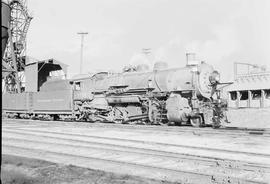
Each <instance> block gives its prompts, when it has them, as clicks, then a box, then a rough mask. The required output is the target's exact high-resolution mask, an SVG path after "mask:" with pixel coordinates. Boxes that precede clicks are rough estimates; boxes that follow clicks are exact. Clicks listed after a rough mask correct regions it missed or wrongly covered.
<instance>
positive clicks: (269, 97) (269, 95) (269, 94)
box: [264, 89, 270, 99]
mask: <svg viewBox="0 0 270 184" xmlns="http://www.w3.org/2000/svg"><path fill="white" fill-rule="evenodd" d="M264 92H265V98H267V99H270V89H266V90H264Z"/></svg>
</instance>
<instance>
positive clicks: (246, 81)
mask: <svg viewBox="0 0 270 184" xmlns="http://www.w3.org/2000/svg"><path fill="white" fill-rule="evenodd" d="M260 89H270V72H264V73H256V74H249V75H243V76H239V77H238V78H237V79H236V80H235V81H234V83H233V84H231V85H229V86H228V87H226V91H244V90H260Z"/></svg>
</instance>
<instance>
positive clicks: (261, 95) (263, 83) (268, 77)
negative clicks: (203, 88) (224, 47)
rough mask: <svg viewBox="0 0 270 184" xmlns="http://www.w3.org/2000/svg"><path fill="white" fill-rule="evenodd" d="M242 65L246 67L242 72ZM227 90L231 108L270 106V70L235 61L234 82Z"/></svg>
mask: <svg viewBox="0 0 270 184" xmlns="http://www.w3.org/2000/svg"><path fill="white" fill-rule="evenodd" d="M240 65H241V66H242V67H243V66H244V67H245V68H246V70H245V71H244V72H242V73H239V69H240V68H239V66H240ZM242 69H243V68H242ZM225 91H226V94H227V95H228V105H229V107H231V108H265V107H270V71H266V68H265V67H260V66H257V65H253V64H248V63H234V83H233V84H232V85H230V86H228V87H226V89H225Z"/></svg>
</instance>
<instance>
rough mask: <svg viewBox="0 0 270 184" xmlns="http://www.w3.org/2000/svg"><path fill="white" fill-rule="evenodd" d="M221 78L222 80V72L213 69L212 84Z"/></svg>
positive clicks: (210, 80)
mask: <svg viewBox="0 0 270 184" xmlns="http://www.w3.org/2000/svg"><path fill="white" fill-rule="evenodd" d="M219 80H220V74H219V73H218V71H216V70H215V71H213V72H212V73H211V74H210V76H209V82H210V83H211V84H216V83H218V82H219Z"/></svg>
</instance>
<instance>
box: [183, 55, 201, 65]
mask: <svg viewBox="0 0 270 184" xmlns="http://www.w3.org/2000/svg"><path fill="white" fill-rule="evenodd" d="M186 59H187V66H194V65H198V63H199V62H198V60H196V54H195V53H186Z"/></svg>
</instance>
